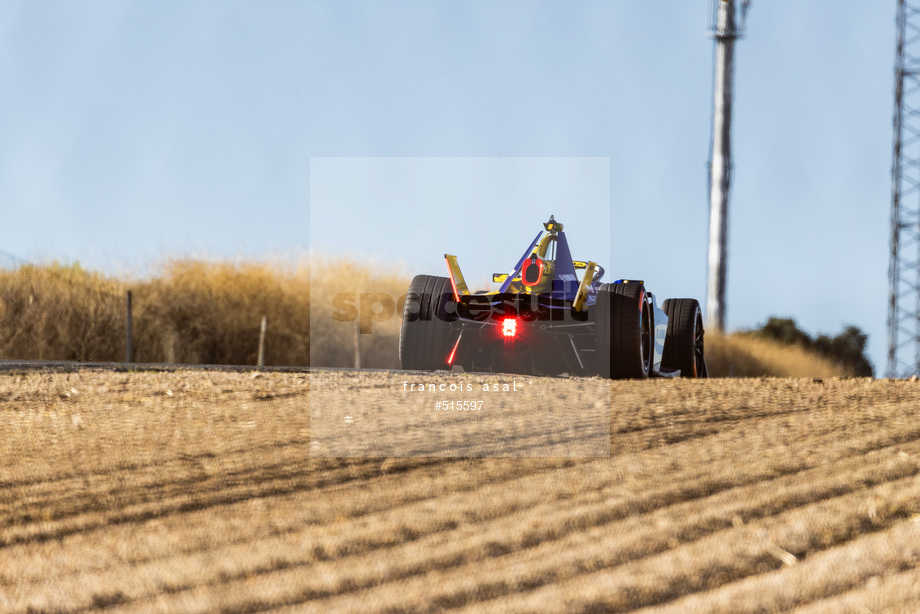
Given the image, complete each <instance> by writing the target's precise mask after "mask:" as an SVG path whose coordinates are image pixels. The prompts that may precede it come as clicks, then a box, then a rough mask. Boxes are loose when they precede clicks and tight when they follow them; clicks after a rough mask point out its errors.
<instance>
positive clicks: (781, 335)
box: [750, 317, 874, 377]
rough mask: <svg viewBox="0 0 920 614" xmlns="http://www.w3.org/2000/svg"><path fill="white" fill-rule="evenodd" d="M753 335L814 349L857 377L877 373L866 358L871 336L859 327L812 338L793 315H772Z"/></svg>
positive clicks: (850, 327)
mask: <svg viewBox="0 0 920 614" xmlns="http://www.w3.org/2000/svg"><path fill="white" fill-rule="evenodd" d="M750 334H753V335H755V336H757V337H760V338H763V339H769V340H772V341H777V342H779V343H782V344H784V345H796V346H799V347H801V348H803V349H805V350H808V351H811V352H814V353H815V354H818V355H819V356H823V357H825V358H827V359H828V360H831V361H832V362H834V363H836V364H838V365H840V366H842V367H844V368H845V369H846V370H847V371H849V372H851V373H852V374H853V375H854V376H857V377H872V375H873V373H874V369H873V367H872V363H871V362H870V361H869V359H868V358H867V357H866V342H867V341H868V338H869V337H868V335H866V334H865V333H864V332H862V331H861V330H860V329H859V328H858V327H856V326H852V325H848V326H845V327H844V329H843V331H841V332H840V334H838V335H837V336H835V337H830V336H828V335H819V336H818V337H817V338H812V337H811V336H810V335H809V334H808V333H806V332H804V331H803V330H801V329H800V328H799V327H798V326H797V325H796V323H795V320H793V319H792V318H777V317H771V318H769V319H768V320H767V322H766V324H764V325H763V326H762V327H760V328H759V329H755V330H753V331H750Z"/></svg>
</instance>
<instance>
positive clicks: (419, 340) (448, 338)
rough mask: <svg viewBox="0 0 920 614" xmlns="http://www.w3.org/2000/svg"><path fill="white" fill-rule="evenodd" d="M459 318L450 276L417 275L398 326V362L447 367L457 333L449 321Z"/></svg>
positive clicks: (421, 367)
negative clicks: (454, 333) (453, 332)
mask: <svg viewBox="0 0 920 614" xmlns="http://www.w3.org/2000/svg"><path fill="white" fill-rule="evenodd" d="M456 318H457V309H456V302H455V301H454V293H453V289H452V287H451V285H450V279H448V278H447V277H434V276H431V275H416V276H415V278H414V279H413V280H412V283H411V284H409V291H408V292H407V293H406V306H405V308H404V309H403V317H402V326H401V328H400V329H399V362H400V365H402V368H403V369H413V370H418V371H434V370H436V369H447V368H448V367H449V366H448V364H447V359H448V356H449V354H450V351H451V349H453V342H454V341H456V339H455V338H454V337H455V335H452V334H451V330H450V323H451V322H452V321H453V320H455V319H456Z"/></svg>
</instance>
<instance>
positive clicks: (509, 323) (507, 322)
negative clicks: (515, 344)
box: [502, 318, 518, 339]
mask: <svg viewBox="0 0 920 614" xmlns="http://www.w3.org/2000/svg"><path fill="white" fill-rule="evenodd" d="M517 331H518V321H517V318H505V319H504V320H502V337H505V338H506V339H508V338H514V337H516V336H517Z"/></svg>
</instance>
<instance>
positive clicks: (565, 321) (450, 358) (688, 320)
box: [399, 216, 708, 379]
mask: <svg viewBox="0 0 920 614" xmlns="http://www.w3.org/2000/svg"><path fill="white" fill-rule="evenodd" d="M444 259H445V261H446V264H447V273H448V274H447V276H446V277H437V276H431V275H417V276H416V277H415V278H414V279H413V280H412V283H411V284H410V285H409V290H408V293H407V296H406V302H405V308H404V310H403V316H402V326H401V328H400V332H399V359H400V363H401V365H402V368H403V369H412V370H427V371H433V370H441V369H445V370H450V369H453V368H454V367H462V369H463V370H464V371H497V372H504V373H523V374H536V375H563V374H567V375H576V376H593V375H598V376H600V377H604V378H613V379H621V378H646V377H650V376H658V377H677V376H682V377H708V372H707V369H706V361H705V356H704V348H703V336H704V331H703V317H702V312H701V310H700V305H699V302H697V301H696V300H695V299H689V298H683V299H668V300H665V301H664V302H663V303H662V304H661V305H660V306H659V305H658V302H657V300H656V297H655V296H654V295H653V294H652V293H651V292H648V291H647V290H646V289H645V284H644V282H642V281H638V280H629V279H620V280H617V281H614V282H611V283H602V281H601V280H602V278H603V276H604V268H603V267H602V266H600V265H598V264H597V263H596V262H593V261H581V260H573V259H572V255H571V252H570V251H569V244H568V241H567V240H566V236H565V232H563V225H562V224H561V223H560V222H557V221H556V220H555V218H554V217H553V216H550V218H549V221H547V222H545V223H544V224H543V230H542V231H540V232H538V233H537V236H536V237H535V238H534V240H533V241H531V243H530V245H529V246H528V247H527V249H526V250H524V254H523V255H522V256H521V258H520V259H519V260H518V262H517V264H515V265H514V267H513V268H512V269H511V270H510V271H509V272H508V273H496V274H494V275H493V276H492V281H493V282H494V283H496V284H501V286H500V288H499V289H498V290H497V291H488V290H482V291H478V292H472V293H471V292H470V290H469V288H468V287H467V284H466V282H465V280H464V278H463V274H462V273H461V271H460V265H459V264H458V262H457V257H456V256H454V255H451V254H445V255H444ZM579 271H580V272H581V277H580V278H579V276H578V272H579Z"/></svg>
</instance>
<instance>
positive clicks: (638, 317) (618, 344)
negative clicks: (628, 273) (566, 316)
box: [594, 282, 653, 379]
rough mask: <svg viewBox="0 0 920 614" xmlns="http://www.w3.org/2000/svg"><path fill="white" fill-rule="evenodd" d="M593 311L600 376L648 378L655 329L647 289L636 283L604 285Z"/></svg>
mask: <svg viewBox="0 0 920 614" xmlns="http://www.w3.org/2000/svg"><path fill="white" fill-rule="evenodd" d="M594 310H595V320H594V321H595V330H596V337H597V346H596V349H595V354H596V356H597V371H598V375H600V376H601V377H607V378H611V379H621V378H639V379H641V378H646V377H648V374H649V369H650V367H651V361H652V341H653V340H652V330H653V326H652V313H651V309H650V308H649V306H648V302H647V301H646V293H645V286H644V285H643V284H641V283H637V282H631V283H616V284H602V285H601V287H600V288H599V289H598V293H597V302H596V303H595V306H594Z"/></svg>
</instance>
